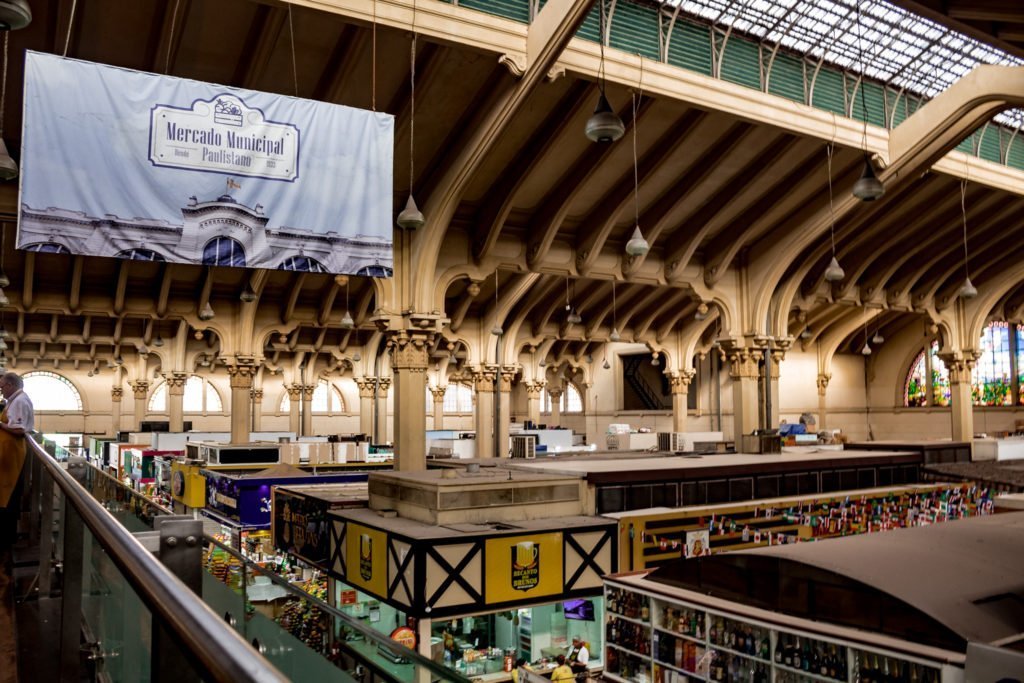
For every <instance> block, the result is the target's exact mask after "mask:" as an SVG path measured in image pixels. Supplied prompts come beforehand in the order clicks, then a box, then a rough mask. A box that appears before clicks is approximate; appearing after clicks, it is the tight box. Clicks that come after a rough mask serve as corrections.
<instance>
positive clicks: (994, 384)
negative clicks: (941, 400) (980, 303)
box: [971, 320, 1013, 406]
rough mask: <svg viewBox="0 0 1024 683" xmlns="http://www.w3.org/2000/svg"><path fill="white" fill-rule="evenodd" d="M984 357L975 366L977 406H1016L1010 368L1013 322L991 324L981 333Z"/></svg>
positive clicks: (974, 380)
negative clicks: (1011, 327) (1011, 326)
mask: <svg viewBox="0 0 1024 683" xmlns="http://www.w3.org/2000/svg"><path fill="white" fill-rule="evenodd" d="M980 346H981V358H979V359H978V363H977V365H976V366H975V369H974V374H973V377H972V382H971V385H972V386H971V395H972V398H973V400H974V405H977V406H1009V405H1013V380H1012V377H1013V371H1012V369H1011V367H1010V325H1009V324H1008V323H1005V322H1003V321H1001V320H997V321H995V322H992V323H989V325H988V326H987V327H986V328H985V331H984V332H983V333H982V334H981V343H980Z"/></svg>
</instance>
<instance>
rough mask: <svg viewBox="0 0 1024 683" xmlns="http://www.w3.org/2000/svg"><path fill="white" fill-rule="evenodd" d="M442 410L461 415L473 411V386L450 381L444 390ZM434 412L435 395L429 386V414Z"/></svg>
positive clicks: (448, 413)
mask: <svg viewBox="0 0 1024 683" xmlns="http://www.w3.org/2000/svg"><path fill="white" fill-rule="evenodd" d="M441 410H442V411H443V412H444V414H445V415H460V414H465V413H472V412H473V388H472V387H471V386H469V385H468V384H465V383H463V382H448V386H447V387H446V388H445V390H444V403H443V405H442V407H441ZM433 413H434V396H433V394H431V393H430V387H427V415H433Z"/></svg>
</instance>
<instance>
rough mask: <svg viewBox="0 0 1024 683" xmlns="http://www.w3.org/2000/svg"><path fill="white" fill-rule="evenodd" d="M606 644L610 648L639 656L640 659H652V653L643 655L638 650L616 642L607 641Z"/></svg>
mask: <svg viewBox="0 0 1024 683" xmlns="http://www.w3.org/2000/svg"><path fill="white" fill-rule="evenodd" d="M604 645H605V647H610V648H614V649H616V650H618V651H620V652H625V653H626V654H627V655H633V656H634V657H637V658H639V659H646V660H647V661H651V656H650V655H642V654H640V653H639V652H637V651H636V650H630V649H628V648H624V647H622V646H621V645H616V644H615V643H605V644H604Z"/></svg>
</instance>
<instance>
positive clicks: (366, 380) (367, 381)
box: [356, 377, 377, 437]
mask: <svg viewBox="0 0 1024 683" xmlns="http://www.w3.org/2000/svg"><path fill="white" fill-rule="evenodd" d="M356 386H357V387H358V388H359V431H360V432H361V433H362V434H366V435H367V436H369V437H372V436H373V395H374V392H375V391H376V390H377V380H375V379H373V378H372V377H356Z"/></svg>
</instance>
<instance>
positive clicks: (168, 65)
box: [64, 0, 181, 74]
mask: <svg viewBox="0 0 1024 683" xmlns="http://www.w3.org/2000/svg"><path fill="white" fill-rule="evenodd" d="M77 1H78V0H75V2H77ZM179 5H181V0H175V2H174V11H172V12H171V32H170V33H169V34H168V35H167V55H166V56H165V57H164V73H165V74H167V73H170V72H171V47H172V46H173V45H174V25H175V23H177V20H178V6H179ZM74 13H75V5H74V3H72V4H71V14H72V18H74ZM68 39H69V40H70V39H71V26H70V24H69V25H68ZM67 53H68V46H67V43H65V44H64V55H65V56H67Z"/></svg>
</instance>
